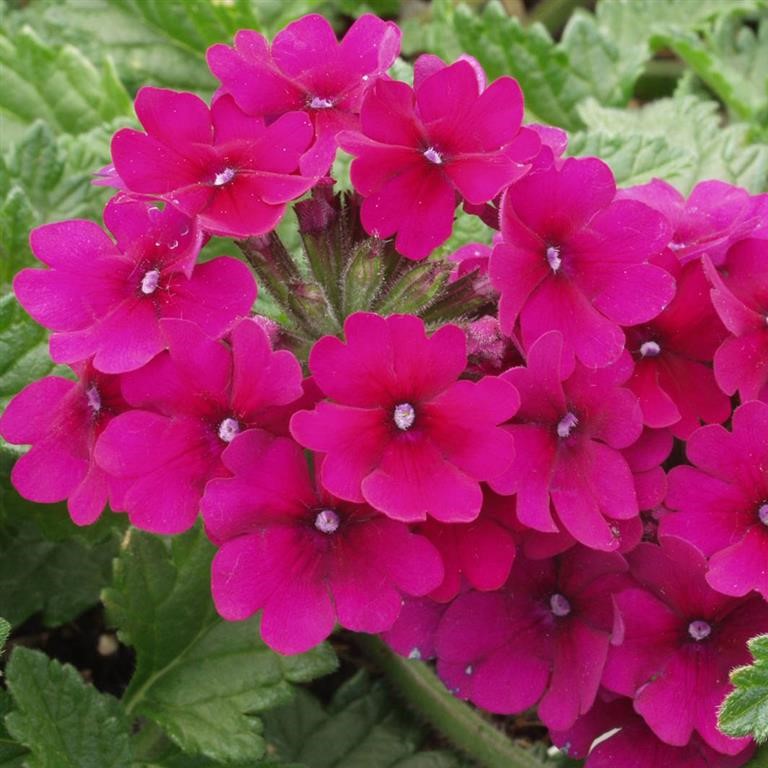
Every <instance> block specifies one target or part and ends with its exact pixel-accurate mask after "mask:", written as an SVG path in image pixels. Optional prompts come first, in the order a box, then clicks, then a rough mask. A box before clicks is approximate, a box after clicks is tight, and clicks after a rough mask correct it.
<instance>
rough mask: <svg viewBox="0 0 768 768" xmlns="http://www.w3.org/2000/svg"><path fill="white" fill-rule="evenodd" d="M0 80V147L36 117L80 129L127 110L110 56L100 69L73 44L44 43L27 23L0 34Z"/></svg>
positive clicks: (63, 127)
mask: <svg viewBox="0 0 768 768" xmlns="http://www.w3.org/2000/svg"><path fill="white" fill-rule="evenodd" d="M83 15H84V16H89V15H90V13H87V14H83ZM0 79H2V81H3V88H2V91H0V112H2V113H3V132H2V144H1V145H0V146H2V147H3V148H6V147H7V145H8V142H10V141H15V140H17V139H18V138H19V137H20V136H21V135H22V133H23V132H24V130H25V129H26V127H27V126H29V125H30V124H31V123H32V122H34V121H35V120H36V119H38V118H42V119H44V120H45V121H46V122H47V123H48V124H49V125H50V126H51V128H52V129H53V130H55V131H57V132H68V133H81V132H83V131H87V130H89V129H91V128H95V127H97V126H99V125H101V124H102V123H103V122H105V121H108V120H111V119H112V118H114V117H117V116H119V115H126V114H130V111H131V101H130V97H129V96H128V93H127V91H126V90H125V88H124V86H123V84H122V83H121V81H120V79H119V77H118V76H117V73H116V71H115V68H114V65H113V64H112V62H111V61H110V60H109V58H106V57H105V58H104V59H103V63H102V64H101V67H100V68H99V67H97V66H95V65H94V64H93V63H92V62H91V61H89V60H88V59H87V58H86V57H85V56H83V54H82V52H81V51H79V50H78V49H77V48H75V47H73V46H71V45H63V46H59V45H56V46H54V45H49V44H47V43H46V42H44V41H43V40H42V39H41V38H40V37H39V35H38V34H37V32H35V30H33V29H32V28H31V27H28V26H24V27H22V28H21V29H20V30H18V31H17V32H16V33H15V34H12V35H10V36H6V35H0Z"/></svg>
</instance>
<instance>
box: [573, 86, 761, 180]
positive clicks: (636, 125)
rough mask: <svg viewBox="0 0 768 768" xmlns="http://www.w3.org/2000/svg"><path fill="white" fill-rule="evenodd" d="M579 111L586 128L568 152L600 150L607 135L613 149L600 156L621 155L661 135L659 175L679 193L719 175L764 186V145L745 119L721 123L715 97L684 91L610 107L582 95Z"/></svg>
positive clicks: (609, 158)
mask: <svg viewBox="0 0 768 768" xmlns="http://www.w3.org/2000/svg"><path fill="white" fill-rule="evenodd" d="M579 111H580V114H581V116H582V118H583V119H584V122H585V123H586V124H587V131H586V136H583V137H582V136H576V137H575V139H574V142H573V144H572V147H571V152H572V153H575V152H578V153H579V154H581V153H586V154H592V153H593V152H594V151H595V150H597V151H601V150H600V147H601V146H603V145H605V144H606V143H607V142H608V140H609V139H610V141H611V143H612V144H613V145H614V151H613V152H612V153H609V154H608V155H607V156H606V157H605V158H604V159H606V160H607V161H608V162H609V163H610V162H611V158H612V155H615V156H617V157H619V159H620V160H622V155H621V153H620V152H619V150H620V149H621V147H622V146H625V145H630V146H632V145H633V144H635V145H637V147H640V146H642V145H643V144H645V143H647V142H649V141H652V140H659V139H660V140H662V142H663V143H664V144H665V145H666V147H667V148H666V149H661V146H662V145H661V144H660V145H659V151H660V155H661V156H660V174H659V175H663V177H664V178H665V179H666V180H667V181H669V182H670V183H671V184H674V185H675V186H677V187H678V188H679V189H680V190H681V191H682V192H683V193H686V194H687V193H688V192H689V191H690V190H691V189H692V187H694V186H695V185H696V184H697V183H698V182H699V181H703V180H704V179H723V180H724V181H728V182H730V183H732V184H737V185H739V186H742V187H746V188H747V189H748V190H749V191H750V192H752V193H759V192H762V191H765V190H766V189H768V145H766V144H761V143H750V140H749V128H748V127H747V126H746V125H745V124H734V125H729V126H723V125H722V121H721V118H720V115H719V106H718V104H717V103H716V102H713V101H708V100H703V99H699V98H697V97H695V96H690V95H688V96H677V97H675V98H669V99H659V100H658V101H655V102H652V103H650V104H647V105H646V106H644V107H642V108H640V109H610V108H607V107H602V106H600V105H599V104H597V103H596V102H595V101H587V102H585V103H584V104H583V105H582V106H581V107H580V109H579ZM595 134H597V137H595ZM622 162H624V161H623V160H622ZM617 167H618V168H619V170H620V169H621V164H618V165H617ZM644 175H646V176H647V175H648V171H647V170H646V171H645V174H644Z"/></svg>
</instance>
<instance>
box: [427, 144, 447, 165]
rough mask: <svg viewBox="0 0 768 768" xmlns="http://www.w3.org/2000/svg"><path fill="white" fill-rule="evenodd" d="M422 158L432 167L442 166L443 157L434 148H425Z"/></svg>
mask: <svg viewBox="0 0 768 768" xmlns="http://www.w3.org/2000/svg"><path fill="white" fill-rule="evenodd" d="M424 157H426V158H427V160H429V162H430V163H433V164H434V165H442V164H443V156H442V155H441V154H440V153H439V152H438V151H437V150H436V149H435V148H434V147H427V149H425V150H424Z"/></svg>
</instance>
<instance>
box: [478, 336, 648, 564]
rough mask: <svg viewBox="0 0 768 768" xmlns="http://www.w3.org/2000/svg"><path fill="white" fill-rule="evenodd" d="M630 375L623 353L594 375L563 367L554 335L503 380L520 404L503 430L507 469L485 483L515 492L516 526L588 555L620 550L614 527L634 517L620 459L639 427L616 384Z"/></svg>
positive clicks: (627, 396)
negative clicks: (566, 541) (511, 454)
mask: <svg viewBox="0 0 768 768" xmlns="http://www.w3.org/2000/svg"><path fill="white" fill-rule="evenodd" d="M631 373H632V363H631V361H630V359H629V356H627V355H624V356H623V357H621V358H620V359H619V360H618V361H617V362H616V363H614V364H613V365H611V366H609V367H607V368H600V369H596V370H595V369H589V368H585V367H584V366H583V365H581V364H580V363H578V362H575V361H574V360H573V359H571V360H570V364H569V361H568V359H567V358H564V355H563V342H562V337H561V335H560V334H559V333H557V332H556V331H553V332H551V333H548V334H546V335H545V336H543V337H542V338H540V339H539V340H538V341H537V342H536V343H535V344H533V346H532V347H531V348H530V350H529V351H528V365H527V367H520V368H511V369H510V370H509V371H507V372H506V373H504V374H502V376H501V378H502V379H504V380H505V381H508V382H510V383H511V384H514V385H515V387H516V388H517V390H518V391H519V393H520V398H521V406H520V409H519V411H518V412H517V414H516V416H515V418H514V419H513V421H512V423H510V424H507V425H506V427H505V429H506V430H507V431H508V432H509V433H510V434H511V435H512V436H513V437H514V438H515V446H516V451H515V458H514V460H513V462H512V464H511V466H510V467H509V469H508V470H507V471H506V472H504V473H503V474H501V475H498V476H496V477H494V478H491V479H490V480H489V483H490V485H491V487H492V488H493V489H494V490H495V491H496V492H497V493H501V494H506V495H510V494H513V493H514V494H517V515H518V518H519V520H520V522H521V523H522V524H523V525H525V526H528V527H529V528H533V529H535V530H537V531H542V532H544V533H558V532H560V531H561V530H562V529H563V528H564V529H565V530H566V531H567V532H568V533H570V534H571V535H572V536H573V537H574V538H575V539H576V540H577V541H580V542H581V543H582V544H584V545H586V546H588V547H592V548H594V549H603V550H614V549H617V548H618V547H619V546H620V538H619V534H620V531H619V530H618V529H617V528H615V525H614V522H613V521H615V520H630V519H632V518H635V517H637V515H638V512H639V509H638V504H637V495H636V493H635V486H634V482H633V478H632V472H631V470H630V468H629V465H628V464H627V460H626V459H625V458H624V456H623V455H622V454H621V449H622V448H627V447H629V446H630V445H632V443H634V442H635V441H636V440H637V439H638V438H639V437H640V434H641V432H642V429H643V426H642V414H641V412H640V406H639V404H638V402H637V398H636V397H635V396H634V395H633V394H632V393H631V392H630V391H629V390H628V389H625V388H623V387H622V386H621V385H622V384H623V383H624V382H626V380H627V379H628V378H629V376H630V374H631Z"/></svg>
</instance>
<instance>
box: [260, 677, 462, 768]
mask: <svg viewBox="0 0 768 768" xmlns="http://www.w3.org/2000/svg"><path fill="white" fill-rule="evenodd" d="M264 723H265V727H266V730H265V734H266V737H267V739H268V741H269V744H270V747H271V749H272V750H274V753H275V754H276V755H277V756H278V757H280V758H282V759H283V760H294V761H296V762H299V763H301V764H302V765H304V766H306V768H362V766H365V768H395V767H396V768H458V766H459V760H458V758H457V757H455V756H454V755H452V754H451V753H449V752H445V751H433V750H428V751H422V749H421V747H422V745H423V743H424V741H425V737H426V732H425V728H424V727H423V726H422V725H421V724H420V723H419V722H418V721H415V720H414V718H412V717H408V716H407V715H406V714H405V713H403V712H402V711H401V710H400V709H399V708H398V707H397V706H396V705H395V703H394V702H393V701H392V698H391V697H390V695H389V694H388V693H387V691H386V688H385V687H384V685H383V683H382V682H381V681H379V682H376V683H371V681H370V679H369V678H368V676H367V675H366V674H365V673H363V672H360V673H358V674H357V675H356V676H355V677H353V678H352V679H350V680H349V681H348V682H346V683H345V684H344V685H342V686H341V687H340V688H339V689H338V690H337V691H336V694H335V695H334V698H333V700H332V701H331V703H330V705H329V706H328V708H327V709H324V708H323V707H322V705H321V704H320V703H319V702H318V700H317V699H316V698H315V697H314V696H312V694H310V693H308V692H306V691H300V692H299V693H298V694H297V696H296V698H295V700H294V701H293V702H292V703H291V704H289V705H287V706H285V707H282V708H280V709H277V710H274V711H272V712H268V713H267V714H266V715H265V716H264Z"/></svg>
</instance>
